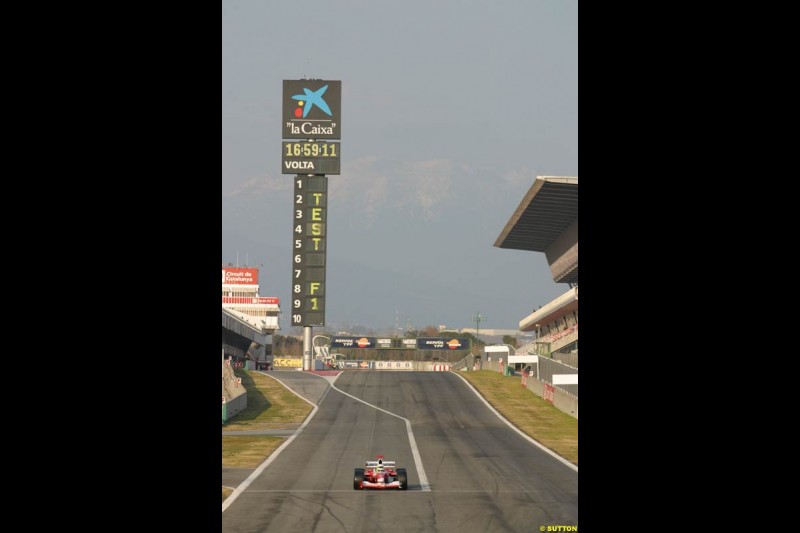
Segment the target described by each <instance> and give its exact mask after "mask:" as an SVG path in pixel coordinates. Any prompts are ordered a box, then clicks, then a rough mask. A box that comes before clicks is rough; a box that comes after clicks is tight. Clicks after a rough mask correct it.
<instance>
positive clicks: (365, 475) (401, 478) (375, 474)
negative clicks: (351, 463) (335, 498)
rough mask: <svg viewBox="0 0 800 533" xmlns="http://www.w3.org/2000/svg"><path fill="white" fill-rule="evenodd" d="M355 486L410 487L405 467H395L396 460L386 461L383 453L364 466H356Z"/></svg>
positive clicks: (377, 487)
mask: <svg viewBox="0 0 800 533" xmlns="http://www.w3.org/2000/svg"><path fill="white" fill-rule="evenodd" d="M353 488H354V489H355V490H362V489H397V490H407V489H408V475H407V474H406V469H405V468H395V461H385V460H384V459H383V456H382V455H378V456H377V460H376V461H367V462H366V463H364V468H356V470H355V475H354V476H353Z"/></svg>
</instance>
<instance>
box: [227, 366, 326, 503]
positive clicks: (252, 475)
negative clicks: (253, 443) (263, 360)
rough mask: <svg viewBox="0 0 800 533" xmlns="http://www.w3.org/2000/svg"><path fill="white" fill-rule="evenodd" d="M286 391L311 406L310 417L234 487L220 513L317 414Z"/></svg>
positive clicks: (315, 407) (315, 410) (316, 408)
mask: <svg viewBox="0 0 800 533" xmlns="http://www.w3.org/2000/svg"><path fill="white" fill-rule="evenodd" d="M259 374H264V375H265V376H268V377H271V378H272V376H270V375H269V374H265V373H264V372H259ZM272 379H274V380H275V381H277V382H278V383H280V384H281V385H283V386H284V387H286V385H285V384H284V383H283V382H282V381H281V380H279V379H277V378H272ZM286 389H287V390H289V391H291V392H292V394H294V395H295V396H297V397H298V398H301V399H303V400H305V401H307V402H308V403H310V404H311V406H312V407H313V408H314V409H313V410H312V411H311V414H310V415H308V418H306V419H305V421H304V422H303V424H302V425H301V426H300V427H299V428H297V431H295V432H294V434H293V435H292V436H291V437H289V438H288V439H286V442H284V443H283V444H281V445H280V446H278V448H277V449H276V450H275V451H274V452H272V453H271V454H270V455H269V457H267V459H266V461H264V462H263V463H261V464H260V465H258V468H256V469H255V470H253V472H252V473H251V474H250V475H249V476H247V479H245V480H244V481H242V482H241V483H240V484H239V486H238V487H236V489H235V490H234V491H233V492H232V493H231V495H230V496H228V497H227V498H225V501H224V502H222V512H223V513H224V512H225V509H227V508H228V507H230V505H231V504H232V503H233V502H234V501H235V500H236V498H238V497H239V495H240V494H241V493H242V492H244V490H245V489H246V488H247V487H249V486H250V483H252V482H253V480H254V479H255V478H257V477H258V476H260V475H261V472H263V471H264V469H265V468H267V467H268V466H269V465H270V463H272V461H274V460H275V458H276V457H278V455H279V454H280V453H281V452H282V451H283V450H284V448H286V447H287V446H289V444H291V442H292V441H293V440H294V438H295V437H296V436H298V435H299V434H300V433H301V432H302V431H303V429H305V427H306V426H307V425H308V423H309V422H311V419H312V418H314V415H315V414H317V410H318V409H319V408H318V407H317V406H316V405H314V403H313V402H311V401H309V400H306V399H305V398H303V397H302V396H300V395H299V394H297V393H296V392H295V391H293V390H292V389H290V388H289V387H286Z"/></svg>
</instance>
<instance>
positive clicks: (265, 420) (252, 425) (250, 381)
mask: <svg viewBox="0 0 800 533" xmlns="http://www.w3.org/2000/svg"><path fill="white" fill-rule="evenodd" d="M235 372H236V376H237V377H240V378H242V385H243V386H244V388H245V389H247V407H245V408H244V409H243V410H242V411H239V412H238V413H236V415H234V416H233V417H231V418H230V419H229V420H228V421H227V423H226V424H225V425H224V426H223V431H242V430H248V429H287V428H292V427H296V426H297V425H298V424H302V423H303V421H304V420H305V419H306V417H308V415H309V413H311V410H312V409H313V407H312V406H311V404H310V403H308V402H307V401H305V400H302V399H300V398H299V397H298V396H296V395H295V394H294V393H293V392H290V391H289V390H287V389H286V387H284V386H283V385H281V384H280V383H278V382H277V381H275V380H274V379H272V378H270V377H267V376H265V375H264V374H261V373H259V372H256V371H252V370H243V369H236V371H235Z"/></svg>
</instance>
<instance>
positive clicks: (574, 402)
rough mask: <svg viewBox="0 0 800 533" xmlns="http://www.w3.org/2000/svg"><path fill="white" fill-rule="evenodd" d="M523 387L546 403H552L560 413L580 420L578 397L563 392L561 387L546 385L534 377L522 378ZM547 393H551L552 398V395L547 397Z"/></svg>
mask: <svg viewBox="0 0 800 533" xmlns="http://www.w3.org/2000/svg"><path fill="white" fill-rule="evenodd" d="M522 386H523V387H526V388H527V389H528V390H529V391H531V392H532V393H534V394H535V395H536V396H539V397H540V398H544V399H545V401H548V402H550V403H552V404H553V405H554V406H555V407H556V409H558V410H559V411H562V412H564V413H567V414H568V415H570V416H573V417H575V418H578V397H577V396H575V395H573V394H570V393H569V392H567V391H565V390H562V389H561V388H559V387H553V386H552V385H550V384H549V383H545V382H544V381H542V380H539V379H536V378H534V377H526V376H522ZM568 386H576V385H568ZM545 391H548V392H550V393H551V394H552V396H551V395H550V394H548V395H545Z"/></svg>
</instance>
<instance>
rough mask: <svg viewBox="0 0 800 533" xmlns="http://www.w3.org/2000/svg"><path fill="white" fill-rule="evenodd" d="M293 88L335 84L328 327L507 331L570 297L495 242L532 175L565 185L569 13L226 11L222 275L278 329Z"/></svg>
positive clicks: (570, 119) (231, 0)
mask: <svg viewBox="0 0 800 533" xmlns="http://www.w3.org/2000/svg"><path fill="white" fill-rule="evenodd" d="M304 78H309V79H311V78H313V79H324V80H341V82H342V99H341V135H342V139H341V174H340V175H330V176H329V177H328V240H327V246H328V251H327V271H326V276H327V279H326V282H327V302H326V309H325V311H326V313H325V314H326V326H333V325H336V326H338V325H341V328H340V329H344V328H347V327H352V326H355V325H362V326H366V327H369V328H375V329H385V328H393V327H395V326H396V325H397V326H400V327H405V326H406V325H407V324H408V323H410V324H411V325H412V326H413V327H415V328H422V327H425V326H427V325H440V324H445V325H447V326H448V327H452V328H464V327H474V326H475V321H474V320H473V317H474V316H475V315H476V314H477V313H478V312H480V314H481V315H482V316H483V317H484V319H483V320H482V321H481V323H480V327H481V328H501V329H516V328H517V327H518V325H519V321H520V320H521V319H522V318H523V317H525V316H526V315H527V314H529V313H530V312H531V311H532V310H533V309H534V308H536V307H538V306H539V305H542V304H544V303H546V302H548V301H550V300H552V299H553V298H554V297H555V296H558V295H559V294H562V293H563V292H565V291H567V290H568V288H569V287H568V286H567V285H566V284H563V283H560V284H556V283H554V282H553V279H552V275H551V274H550V270H549V268H548V266H547V262H546V260H545V257H544V254H542V253H537V252H524V251H519V250H505V249H500V248H496V247H494V246H493V244H494V241H495V240H496V239H497V237H498V235H499V234H500V232H501V231H502V230H503V227H504V226H505V224H506V222H507V221H508V220H509V218H510V217H511V215H512V214H513V212H514V210H515V209H516V208H517V206H518V205H519V203H520V201H521V200H522V197H523V196H524V195H525V193H526V192H527V191H528V189H529V188H530V186H531V185H532V184H533V182H534V179H535V177H536V176H537V175H541V176H578V2H577V0H403V1H397V0H388V1H383V0H336V1H333V0H331V1H323V0H314V1H311V0H309V1H306V2H286V1H273V0H253V1H250V0H223V2H222V262H223V264H227V263H233V264H234V265H236V264H237V261H238V265H239V266H245V264H247V266H255V267H259V268H260V269H261V273H260V285H261V287H260V293H261V295H262V296H277V297H279V298H280V301H281V309H282V311H283V317H282V318H281V328H283V332H284V333H289V332H291V330H290V325H289V320H288V316H289V314H290V311H291V308H290V300H289V296H290V285H291V251H292V250H291V245H292V234H291V232H292V222H293V220H292V201H293V199H292V192H293V187H294V186H293V181H292V180H293V175H291V174H282V173H281V140H282V139H281V132H282V130H281V120H282V96H283V94H282V91H283V80H299V79H304ZM237 256H238V258H237Z"/></svg>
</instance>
